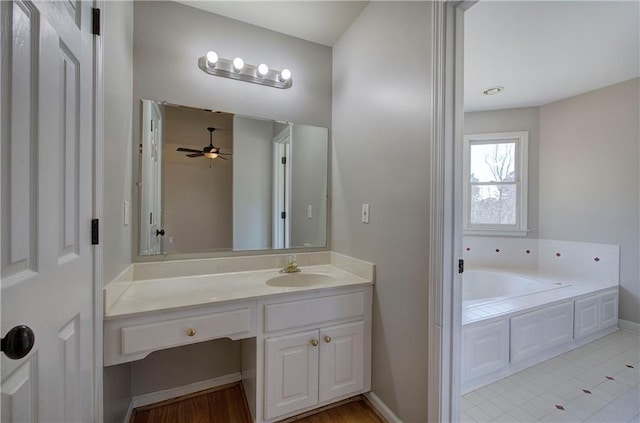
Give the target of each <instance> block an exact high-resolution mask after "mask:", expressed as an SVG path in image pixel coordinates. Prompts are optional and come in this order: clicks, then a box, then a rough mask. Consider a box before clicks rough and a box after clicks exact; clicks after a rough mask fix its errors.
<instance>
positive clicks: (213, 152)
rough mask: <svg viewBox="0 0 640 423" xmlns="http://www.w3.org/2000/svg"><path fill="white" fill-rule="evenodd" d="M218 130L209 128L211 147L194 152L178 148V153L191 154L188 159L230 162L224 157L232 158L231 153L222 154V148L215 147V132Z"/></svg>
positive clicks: (190, 149)
mask: <svg viewBox="0 0 640 423" xmlns="http://www.w3.org/2000/svg"><path fill="white" fill-rule="evenodd" d="M215 130H216V128H211V127H210V128H207V131H209V145H207V146H205V147H203V148H202V150H194V149H192V148H183V147H180V148H178V149H177V150H176V151H183V152H186V153H191V154H187V157H191V158H193V157H206V158H208V159H215V158H218V157H219V158H221V159H222V160H229V159H227V158H226V157H223V156H230V155H231V153H221V152H220V148H218V147H215V146H214V145H213V131H215Z"/></svg>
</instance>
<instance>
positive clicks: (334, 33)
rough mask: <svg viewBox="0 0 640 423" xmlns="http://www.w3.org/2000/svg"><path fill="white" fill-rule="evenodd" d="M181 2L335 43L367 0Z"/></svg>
mask: <svg viewBox="0 0 640 423" xmlns="http://www.w3.org/2000/svg"><path fill="white" fill-rule="evenodd" d="M178 2H179V3H183V4H186V5H188V6H191V7H196V8H198V9H202V10H206V11H208V12H212V13H216V14H218V15H222V16H226V17H228V18H232V19H236V20H238V21H242V22H246V23H250V24H253V25H256V26H260V27H262V28H267V29H271V30H273V31H277V32H281V33H283V34H287V35H291V36H293V37H297V38H302V39H303V40H307V41H312V42H314V43H318V44H323V45H325V46H329V47H332V46H333V45H334V44H335V43H336V41H338V39H339V38H340V37H341V36H342V34H344V32H345V31H346V30H347V28H349V26H350V25H351V23H352V22H353V21H354V20H355V19H356V18H357V17H358V15H359V14H360V12H362V10H363V9H364V8H365V7H366V6H367V4H368V3H369V2H368V1H330V0H323V1H202V0H195V1H189V0H187V1H182V0H178Z"/></svg>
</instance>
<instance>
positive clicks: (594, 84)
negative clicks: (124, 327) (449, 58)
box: [464, 1, 640, 111]
mask: <svg viewBox="0 0 640 423" xmlns="http://www.w3.org/2000/svg"><path fill="white" fill-rule="evenodd" d="M639 8H640V3H639V2H637V1H627V2H614V1H566V2H555V1H526V2H520V1H515V2H514V1H512V2H502V1H501V2H495V1H480V2H479V3H477V4H476V5H474V6H473V7H471V9H469V10H468V11H467V12H466V13H465V40H464V43H465V53H464V60H465V64H464V66H465V70H464V84H465V85H464V90H465V110H467V111H476V110H495V109H506V108H516V107H528V106H539V105H543V104H548V103H550V102H553V101H556V100H560V99H563V98H566V97H570V96H573V95H576V94H580V93H584V92H587V91H591V90H594V89H597V88H601V87H605V86H608V85H612V84H615V83H617V82H622V81H626V80H628V79H631V78H634V77H637V76H639V75H640V63H639V60H640V58H639V51H640V44H639V40H640V34H639V27H638V24H639V16H640V11H639ZM494 85H501V86H503V87H504V91H503V92H502V93H500V94H496V95H493V96H485V95H483V94H482V91H483V90H484V89H485V88H487V87H490V86H494Z"/></svg>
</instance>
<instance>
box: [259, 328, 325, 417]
mask: <svg viewBox="0 0 640 423" xmlns="http://www.w3.org/2000/svg"><path fill="white" fill-rule="evenodd" d="M318 335H319V332H318V331H317V330H313V331H309V332H304V333H298V334H295V335H287V336H281V337H277V338H269V339H267V340H266V341H265V354H266V355H265V387H264V389H265V397H266V400H265V415H266V417H267V418H268V419H272V418H274V417H277V416H281V415H283V414H286V413H290V412H293V411H297V410H300V409H303V408H306V407H311V406H313V405H315V404H317V403H318V350H319V345H318V344H319V341H318Z"/></svg>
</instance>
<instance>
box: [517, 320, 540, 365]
mask: <svg viewBox="0 0 640 423" xmlns="http://www.w3.org/2000/svg"><path fill="white" fill-rule="evenodd" d="M544 317H545V310H539V311H534V312H531V313H527V314H523V315H522V316H517V317H513V318H511V337H510V338H511V362H512V363H517V362H518V361H520V360H523V359H525V358H529V357H533V356H534V355H536V354H538V353H539V352H541V351H542V350H544V347H545V339H544V326H545V318H544Z"/></svg>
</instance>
